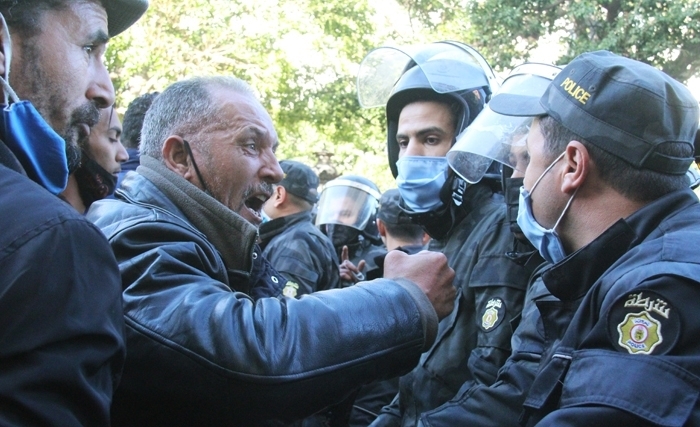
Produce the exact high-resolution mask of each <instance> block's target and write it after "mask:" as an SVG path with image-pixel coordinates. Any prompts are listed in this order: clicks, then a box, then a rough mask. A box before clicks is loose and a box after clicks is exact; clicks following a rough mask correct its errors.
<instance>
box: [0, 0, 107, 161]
mask: <svg viewBox="0 0 700 427" xmlns="http://www.w3.org/2000/svg"><path fill="white" fill-rule="evenodd" d="M38 25H39V28H40V32H39V33H38V34H37V35H35V36H33V37H32V39H31V40H26V39H23V38H22V35H21V32H14V33H13V35H12V36H13V38H12V49H13V55H12V63H11V68H12V73H10V85H11V86H12V87H13V88H14V89H15V91H16V92H17V94H18V96H19V97H20V99H27V100H29V101H31V102H32V104H33V105H34V106H35V108H36V109H37V111H39V113H40V114H41V115H42V117H43V118H44V119H45V120H46V122H47V123H48V124H49V125H50V126H51V127H52V128H53V129H54V130H55V131H56V132H57V133H58V134H59V135H61V136H62V137H63V138H64V139H65V140H66V151H67V154H68V158H69V162H70V161H71V159H79V154H80V149H79V147H78V139H79V138H85V137H87V135H88V133H89V129H90V127H92V126H94V125H96V124H97V122H98V120H99V108H107V107H109V106H110V105H112V104H113V103H114V87H113V86H112V81H111V80H110V78H109V74H108V72H107V69H106V68H105V65H104V53H105V50H106V47H107V41H108V39H109V36H108V30H107V13H106V11H105V9H104V7H102V5H101V3H100V2H92V1H81V2H68V3H67V5H66V7H63V8H58V9H50V10H47V11H44V12H41V14H40V16H39V24H38Z"/></svg>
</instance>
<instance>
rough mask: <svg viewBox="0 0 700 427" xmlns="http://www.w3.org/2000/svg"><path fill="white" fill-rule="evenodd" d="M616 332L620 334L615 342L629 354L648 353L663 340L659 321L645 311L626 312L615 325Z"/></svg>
mask: <svg viewBox="0 0 700 427" xmlns="http://www.w3.org/2000/svg"><path fill="white" fill-rule="evenodd" d="M617 332H618V333H619V335H620V339H619V340H618V342H617V343H618V344H620V346H622V347H624V348H626V349H627V351H629V352H630V354H637V353H639V354H650V353H651V352H652V351H654V348H656V346H657V345H659V344H661V343H662V342H663V341H664V337H663V335H661V323H660V322H659V321H658V320H656V319H654V318H653V317H652V316H651V315H650V314H649V313H647V312H646V311H643V312H641V313H634V314H633V313H629V314H627V316H625V320H624V321H623V322H622V323H620V324H619V325H617Z"/></svg>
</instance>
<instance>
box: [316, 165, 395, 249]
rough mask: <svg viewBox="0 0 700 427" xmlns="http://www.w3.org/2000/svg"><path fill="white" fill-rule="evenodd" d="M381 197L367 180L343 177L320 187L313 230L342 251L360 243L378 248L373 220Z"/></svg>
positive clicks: (374, 221)
mask: <svg viewBox="0 0 700 427" xmlns="http://www.w3.org/2000/svg"><path fill="white" fill-rule="evenodd" d="M380 197H381V193H380V191H379V188H378V187H377V186H376V184H374V183H373V182H372V181H370V180H369V179H367V178H364V177H361V176H357V175H344V176H341V177H339V178H336V179H334V180H331V181H329V182H328V183H326V185H325V186H324V187H323V191H322V192H321V199H320V200H319V202H318V211H317V214H316V226H317V227H319V228H320V229H321V231H323V233H324V234H326V235H327V236H328V237H329V238H330V239H331V240H332V241H333V246H335V247H336V248H341V247H342V246H344V245H348V246H350V245H352V244H355V243H357V242H358V241H359V240H368V241H370V242H371V243H372V244H375V245H376V244H380V243H381V238H380V237H379V230H378V229H377V223H376V216H377V208H378V206H379V198H380Z"/></svg>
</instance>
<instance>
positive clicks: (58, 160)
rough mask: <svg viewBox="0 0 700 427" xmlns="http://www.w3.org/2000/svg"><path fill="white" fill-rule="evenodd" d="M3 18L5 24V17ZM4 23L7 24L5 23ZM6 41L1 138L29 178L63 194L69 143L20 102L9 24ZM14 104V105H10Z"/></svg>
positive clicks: (0, 16)
mask: <svg viewBox="0 0 700 427" xmlns="http://www.w3.org/2000/svg"><path fill="white" fill-rule="evenodd" d="M0 19H2V20H3V21H4V18H3V17H2V15H0ZM3 24H4V22H3ZM3 28H4V33H5V40H6V41H7V43H5V44H4V45H3V48H4V51H5V52H6V53H7V54H6V55H5V76H4V78H3V77H2V76H0V84H2V90H3V94H4V104H3V105H2V119H1V120H0V138H1V139H2V140H3V142H4V143H5V144H6V145H7V147H8V148H9V149H10V150H11V151H12V153H13V154H14V155H15V156H16V157H17V160H19V162H20V164H21V165H22V167H23V168H24V170H25V172H26V173H27V176H28V177H29V178H31V179H32V180H33V181H35V182H37V183H38V184H40V185H41V186H43V187H44V188H46V189H47V190H49V191H50V192H51V193H53V194H59V193H60V192H62V191H63V190H64V189H65V188H66V184H67V183H68V160H67V157H66V141H65V140H64V139H63V138H62V137H61V136H60V135H59V134H57V133H56V131H54V130H53V129H52V128H51V126H49V124H48V123H46V121H45V120H44V118H43V117H41V114H39V112H38V111H37V110H36V108H34V106H33V105H32V104H31V103H30V102H29V101H20V100H19V97H18V96H17V94H16V93H15V91H14V90H12V88H11V87H10V84H9V83H8V81H9V75H10V58H11V50H10V48H11V43H10V42H9V40H10V36H9V33H8V32H7V25H6V24H4V25H3ZM10 101H11V102H10Z"/></svg>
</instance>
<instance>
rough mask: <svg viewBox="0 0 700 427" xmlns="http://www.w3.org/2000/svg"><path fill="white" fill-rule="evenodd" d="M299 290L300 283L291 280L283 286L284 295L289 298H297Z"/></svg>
mask: <svg viewBox="0 0 700 427" xmlns="http://www.w3.org/2000/svg"><path fill="white" fill-rule="evenodd" d="M298 290H299V285H298V284H296V283H294V282H292V281H291V280H290V281H288V282H287V283H285V284H284V288H282V295H284V296H286V297H288V298H296V297H297V291H298Z"/></svg>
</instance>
